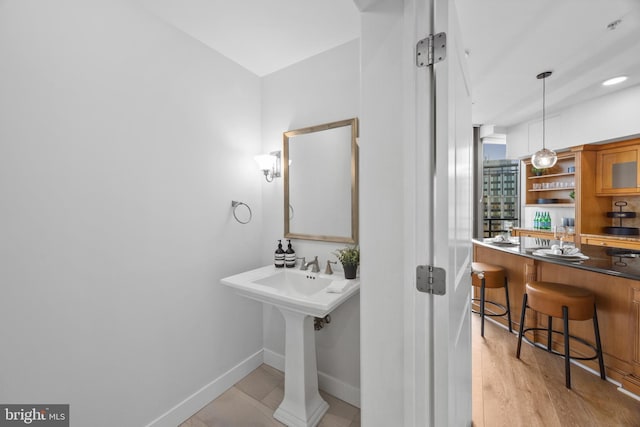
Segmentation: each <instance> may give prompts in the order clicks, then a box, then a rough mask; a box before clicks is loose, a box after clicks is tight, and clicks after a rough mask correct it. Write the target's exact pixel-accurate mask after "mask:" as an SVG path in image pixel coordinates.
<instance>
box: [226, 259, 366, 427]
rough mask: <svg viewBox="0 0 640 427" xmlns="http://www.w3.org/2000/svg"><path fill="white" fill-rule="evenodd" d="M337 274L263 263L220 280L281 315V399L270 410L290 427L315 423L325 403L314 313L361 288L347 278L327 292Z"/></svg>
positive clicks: (328, 308)
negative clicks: (338, 288) (320, 386)
mask: <svg viewBox="0 0 640 427" xmlns="http://www.w3.org/2000/svg"><path fill="white" fill-rule="evenodd" d="M334 280H343V279H342V277H341V276H333V275H325V274H318V273H310V272H308V271H300V270H290V269H286V270H283V269H277V268H275V267H274V266H267V267H261V268H257V269H255V270H250V271H247V272H244V273H240V274H236V275H235V276H230V277H225V278H224V279H222V280H221V282H222V284H223V285H226V286H230V287H232V288H234V289H235V291H236V292H237V293H238V294H240V295H243V296H245V297H247V298H251V299H254V300H257V301H261V302H264V303H268V304H272V305H275V306H276V307H278V309H279V310H280V312H281V313H282V315H283V316H284V320H285V328H286V332H285V368H284V399H283V400H282V403H281V404H280V406H279V407H278V409H277V410H276V412H275V413H274V414H273V416H274V417H275V418H276V419H277V420H279V421H281V422H282V423H284V424H286V425H288V426H292V427H314V426H316V425H317V424H318V422H319V421H320V419H321V418H322V416H323V415H324V414H325V412H326V411H327V409H328V408H329V405H328V404H327V402H325V401H324V400H323V399H322V397H320V393H318V367H317V363H316V341H315V335H314V333H315V332H314V330H313V317H324V316H326V315H327V314H329V313H330V312H331V311H332V310H334V309H335V308H336V307H337V306H339V305H340V304H342V303H343V302H344V301H346V300H347V299H348V298H349V297H351V296H352V295H353V294H355V293H357V292H358V291H359V290H360V280H359V279H354V280H351V281H350V286H349V287H348V288H347V289H346V290H345V291H344V292H342V293H330V292H327V287H328V286H329V285H331V284H332V283H333V282H334Z"/></svg>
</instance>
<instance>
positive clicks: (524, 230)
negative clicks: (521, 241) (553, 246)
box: [511, 227, 574, 242]
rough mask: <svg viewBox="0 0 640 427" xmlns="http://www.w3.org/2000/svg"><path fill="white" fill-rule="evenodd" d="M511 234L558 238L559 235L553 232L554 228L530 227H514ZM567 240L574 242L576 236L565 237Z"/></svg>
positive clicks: (537, 237)
mask: <svg viewBox="0 0 640 427" xmlns="http://www.w3.org/2000/svg"><path fill="white" fill-rule="evenodd" d="M511 235H512V236H514V237H533V238H536V239H547V240H551V239H554V240H558V238H559V237H557V236H556V234H555V233H554V232H553V230H536V229H533V230H532V229H530V228H516V227H514V228H512V229H511ZM564 241H565V242H573V241H574V236H573V235H569V236H565V237H564Z"/></svg>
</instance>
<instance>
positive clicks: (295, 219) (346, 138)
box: [282, 118, 358, 244]
mask: <svg viewBox="0 0 640 427" xmlns="http://www.w3.org/2000/svg"><path fill="white" fill-rule="evenodd" d="M357 137H358V119H357V118H354V119H348V120H342V121H338V122H332V123H327V124H323V125H318V126H311V127H307V128H303V129H296V130H290V131H287V132H285V133H284V134H283V145H284V146H283V162H282V163H283V166H284V237H285V238H291V239H303V240H320V241H325V242H341V243H354V244H355V243H358V144H357V141H356V139H357Z"/></svg>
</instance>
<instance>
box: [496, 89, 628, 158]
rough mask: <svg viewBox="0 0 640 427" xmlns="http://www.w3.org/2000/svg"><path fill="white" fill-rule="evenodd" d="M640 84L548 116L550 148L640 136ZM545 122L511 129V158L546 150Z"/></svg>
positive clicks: (508, 149) (538, 120)
mask: <svg viewBox="0 0 640 427" xmlns="http://www.w3.org/2000/svg"><path fill="white" fill-rule="evenodd" d="M638 105H640V85H636V86H632V87H630V88H628V89H623V90H619V91H617V92H613V93H611V94H607V95H602V96H600V97H598V98H595V99H592V100H589V101H586V102H582V103H579V104H576V105H574V106H571V107H569V108H566V109H563V110H560V111H557V112H554V113H552V114H549V115H548V116H547V119H548V120H547V123H546V124H547V136H546V145H547V146H548V147H550V148H553V149H562V148H568V147H573V146H576V145H582V144H591V143H594V142H601V141H608V140H611V139H620V138H623V137H627V136H629V137H630V136H633V135H637V134H640V121H639V120H638V117H637V116H638V114H637V113H638ZM541 140H542V121H541V119H536V120H531V121H527V122H525V123H520V124H517V125H515V126H511V127H509V128H508V129H507V158H510V159H517V158H521V157H527V156H530V155H531V154H533V153H534V152H535V151H537V150H538V149H539V148H542V146H541V142H540V141H541Z"/></svg>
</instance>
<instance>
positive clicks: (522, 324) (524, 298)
mask: <svg viewBox="0 0 640 427" xmlns="http://www.w3.org/2000/svg"><path fill="white" fill-rule="evenodd" d="M526 312H527V294H526V293H525V294H524V296H523V297H522V312H521V314H520V329H519V331H518V349H517V350H516V357H517V358H518V359H520V347H522V331H523V330H524V315H525V313H526Z"/></svg>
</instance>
